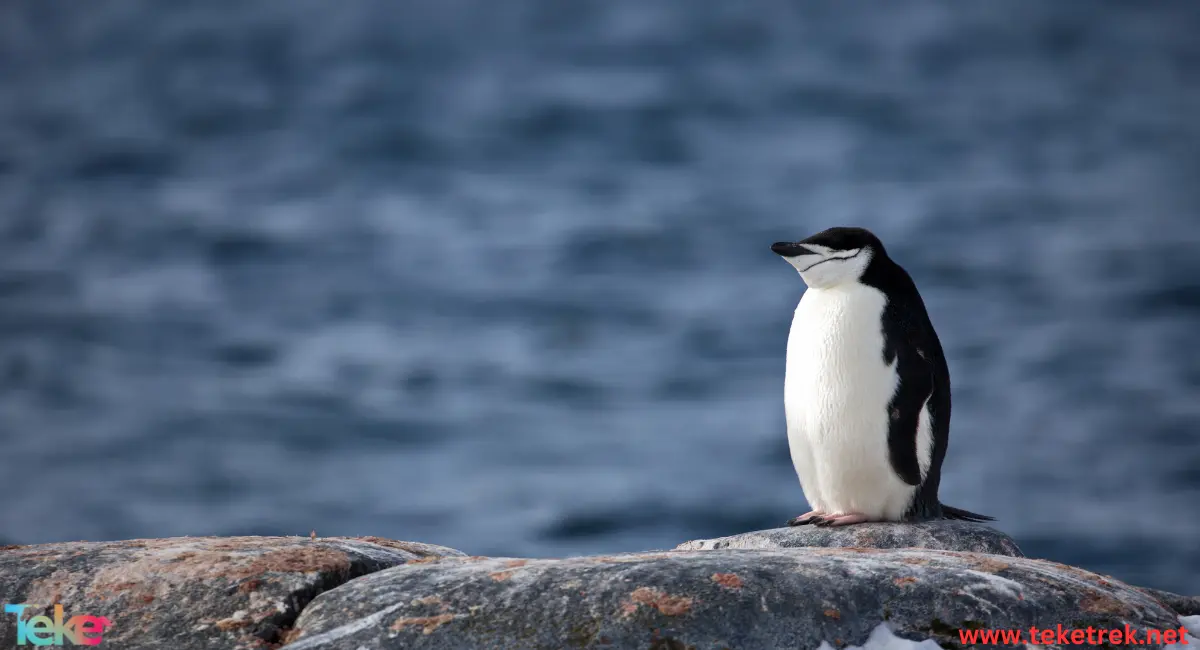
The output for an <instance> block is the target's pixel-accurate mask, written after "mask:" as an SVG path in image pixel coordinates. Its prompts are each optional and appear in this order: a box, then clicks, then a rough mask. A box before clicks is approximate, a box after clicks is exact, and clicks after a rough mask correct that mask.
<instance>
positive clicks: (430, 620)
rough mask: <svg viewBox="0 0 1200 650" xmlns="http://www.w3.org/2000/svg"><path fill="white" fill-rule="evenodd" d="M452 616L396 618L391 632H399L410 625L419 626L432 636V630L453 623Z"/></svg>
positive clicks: (453, 616) (453, 617)
mask: <svg viewBox="0 0 1200 650" xmlns="http://www.w3.org/2000/svg"><path fill="white" fill-rule="evenodd" d="M455 618H456V617H455V615H454V614H438V615H437V616H417V617H411V618H398V619H396V620H395V621H393V622H392V626H391V630H392V631H393V632H399V631H401V630H403V629H404V628H406V627H409V626H411V625H419V626H421V627H422V628H423V630H424V632H425V634H433V632H434V630H436V629H438V628H439V627H441V626H443V625H445V624H446V623H449V622H450V621H453V620H454V619H455Z"/></svg>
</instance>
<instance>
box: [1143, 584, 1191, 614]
mask: <svg viewBox="0 0 1200 650" xmlns="http://www.w3.org/2000/svg"><path fill="white" fill-rule="evenodd" d="M1140 589H1141V590H1142V591H1144V592H1146V593H1148V594H1150V595H1151V596H1153V597H1155V598H1157V599H1158V601H1159V602H1160V603H1162V604H1164V605H1166V606H1167V607H1170V608H1171V609H1173V610H1175V611H1176V612H1177V613H1178V614H1179V615H1180V616H1200V596H1181V595H1179V594H1173V593H1171V592H1169V591H1163V590H1161V589H1151V588H1149V587H1140Z"/></svg>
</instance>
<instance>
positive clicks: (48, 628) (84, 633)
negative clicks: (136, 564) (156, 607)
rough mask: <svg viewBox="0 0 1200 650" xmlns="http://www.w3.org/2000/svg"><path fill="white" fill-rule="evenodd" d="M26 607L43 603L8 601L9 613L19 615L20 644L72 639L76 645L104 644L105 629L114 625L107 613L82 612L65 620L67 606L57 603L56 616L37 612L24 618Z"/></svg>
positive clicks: (6, 607)
mask: <svg viewBox="0 0 1200 650" xmlns="http://www.w3.org/2000/svg"><path fill="white" fill-rule="evenodd" d="M26 607H30V608H33V609H35V610H36V609H38V608H40V607H42V606H41V605H32V604H30V603H22V604H20V605H5V606H4V613H5V614H15V615H16V616H17V645H19V646H23V645H38V646H41V645H63V641H64V640H66V641H70V642H71V643H72V644H73V645H100V641H101V640H102V637H103V635H104V629H105V628H107V627H109V626H111V625H112V621H110V620H108V619H107V618H105V617H103V616H89V615H87V614H81V615H77V616H72V617H71V618H69V619H67V620H66V621H65V622H64V621H63V618H64V616H63V606H62V605H55V606H54V618H53V619H51V618H50V617H49V616H34V617H31V618H30V619H29V620H23V619H22V618H21V614H22V613H23V612H24V611H25V608H26Z"/></svg>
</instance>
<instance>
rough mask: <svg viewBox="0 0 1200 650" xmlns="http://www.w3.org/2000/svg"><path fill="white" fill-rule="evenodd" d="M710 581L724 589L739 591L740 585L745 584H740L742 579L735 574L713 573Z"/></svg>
mask: <svg viewBox="0 0 1200 650" xmlns="http://www.w3.org/2000/svg"><path fill="white" fill-rule="evenodd" d="M712 581H713V582H715V583H717V584H719V585H721V586H722V587H725V588H726V589H741V588H742V585H743V584H745V583H744V582H742V578H741V577H740V576H738V574H736V573H714V574H712Z"/></svg>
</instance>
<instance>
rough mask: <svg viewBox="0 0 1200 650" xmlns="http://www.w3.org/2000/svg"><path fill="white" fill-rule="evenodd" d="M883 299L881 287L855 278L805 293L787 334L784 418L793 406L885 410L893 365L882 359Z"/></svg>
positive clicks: (829, 411)
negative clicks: (852, 281)
mask: <svg viewBox="0 0 1200 650" xmlns="http://www.w3.org/2000/svg"><path fill="white" fill-rule="evenodd" d="M886 301H887V299H886V297H885V296H884V295H883V293H882V292H880V291H878V290H876V289H873V288H871V287H867V286H863V285H858V284H855V285H851V286H849V287H839V288H836V289H823V290H822V289H809V290H808V291H806V292H805V293H804V297H803V298H802V299H801V300H800V304H799V305H798V306H797V307H796V313H795V316H794V318H793V320H792V329H791V333H790V334H789V336H788V350H787V379H786V388H785V403H786V406H787V410H788V412H789V420H791V419H792V418H791V414H792V412H793V411H794V412H795V414H796V415H798V416H803V417H806V418H811V417H815V416H824V417H833V416H839V415H847V413H845V411H847V410H850V411H858V410H861V409H863V408H864V407H866V408H878V410H879V414H878V415H879V416H880V417H883V416H884V415H885V405H886V404H887V402H888V401H889V400H890V399H891V396H892V394H893V393H894V392H895V389H896V381H897V376H896V372H895V368H894V367H888V366H885V365H884V362H883V324H882V321H881V320H880V318H881V315H882V314H883V309H884V307H885V306H886ZM824 417H823V418H822V419H824ZM857 419H860V418H857V417H855V418H850V419H849V420H850V421H854V420H857ZM839 421H844V419H843V418H839Z"/></svg>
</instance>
